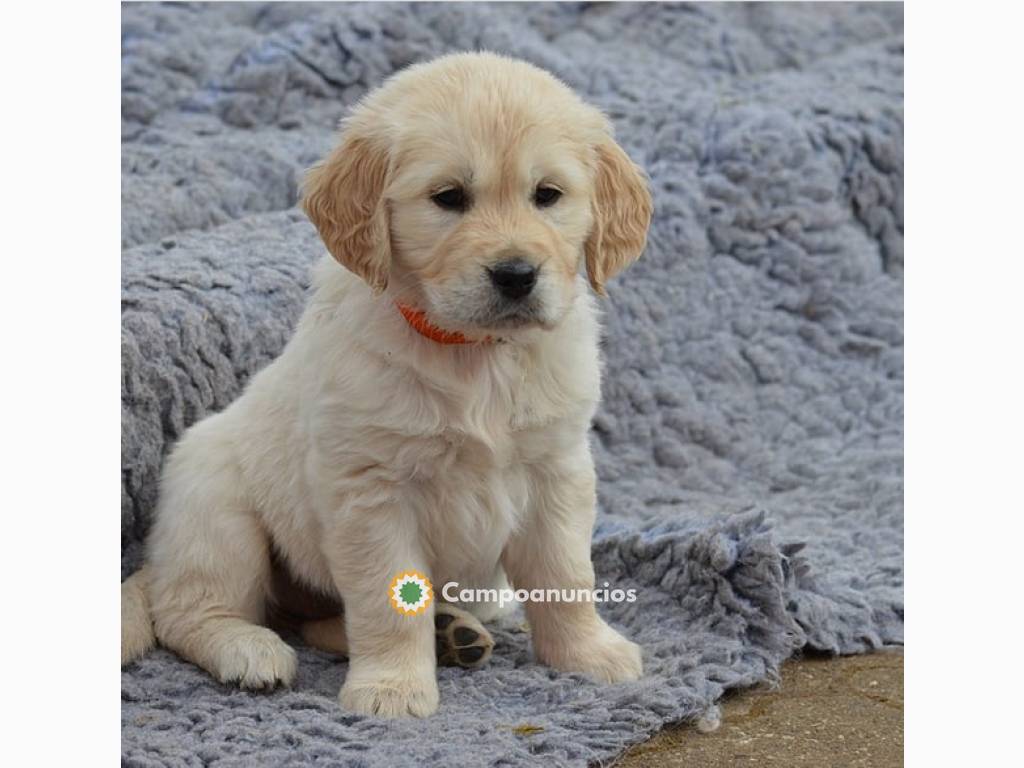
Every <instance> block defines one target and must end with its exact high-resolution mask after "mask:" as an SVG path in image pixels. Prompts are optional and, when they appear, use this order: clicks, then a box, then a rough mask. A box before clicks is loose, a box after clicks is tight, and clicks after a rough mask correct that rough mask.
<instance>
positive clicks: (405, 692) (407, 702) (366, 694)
mask: <svg viewBox="0 0 1024 768" xmlns="http://www.w3.org/2000/svg"><path fill="white" fill-rule="evenodd" d="M339 699H340V701H341V706H342V707H343V708H344V709H346V710H348V711H349V712H355V713H357V714H360V715H376V716H377V717H410V716H412V717H428V716H429V715H432V714H434V713H435V712H436V711H437V704H438V699H439V694H438V690H437V680H435V679H434V678H433V676H431V677H414V678H380V679H359V678H358V677H357V678H355V679H353V678H352V677H351V676H350V679H348V680H346V681H345V684H344V685H343V686H342V687H341V695H340V696H339Z"/></svg>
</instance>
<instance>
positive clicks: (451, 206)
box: [430, 187, 469, 211]
mask: <svg viewBox="0 0 1024 768" xmlns="http://www.w3.org/2000/svg"><path fill="white" fill-rule="evenodd" d="M430 199H431V200H433V201H434V204H435V205H436V206H437V207H438V208H444V209H445V210H446V211H464V210H466V208H468V207H469V198H468V197H467V196H466V192H465V190H464V189H462V187H452V188H451V189H442V190H441V191H440V192H436V193H434V194H433V195H431V196H430Z"/></svg>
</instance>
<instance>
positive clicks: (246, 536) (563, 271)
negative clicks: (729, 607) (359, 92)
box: [122, 54, 651, 716]
mask: <svg viewBox="0 0 1024 768" xmlns="http://www.w3.org/2000/svg"><path fill="white" fill-rule="evenodd" d="M542 182H543V183H548V182H551V183H556V184H557V185H558V186H559V188H560V189H563V197H562V199H560V200H559V201H558V203H557V204H556V205H554V206H552V207H550V208H543V209H540V208H538V207H536V206H535V205H533V203H532V202H531V194H532V190H533V189H534V188H535V186H536V185H537V184H538V183H542ZM446 183H458V184H464V185H466V186H467V188H468V189H471V190H472V196H473V206H472V207H471V208H470V209H469V210H467V211H466V212H464V213H462V214H459V213H452V212H451V211H445V210H442V209H440V208H439V207H438V206H437V205H435V204H434V203H433V202H431V200H430V195H431V194H432V193H433V192H434V191H436V188H437V187H436V185H438V184H446ZM304 204H305V206H306V209H307V211H308V212H309V214H310V217H311V218H312V219H313V221H314V223H315V224H316V225H317V227H318V229H319V230H320V232H321V235H322V236H323V238H324V241H325V243H326V244H327V246H328V249H329V250H330V251H331V253H332V255H333V256H334V260H332V259H330V258H325V259H324V260H323V261H321V262H320V263H319V264H318V265H317V267H316V268H315V270H314V290H313V294H312V297H311V300H310V302H309V305H308V307H307V309H306V311H305V313H304V315H303V317H302V319H301V321H300V323H299V326H298V328H297V330H296V332H295V335H294V336H293V338H292V339H291V341H290V342H289V343H288V345H287V347H286V348H285V350H284V352H283V353H282V354H281V356H280V357H279V358H278V359H277V360H276V361H274V362H273V363H272V364H271V365H269V366H268V367H267V368H266V369H264V370H263V371H262V372H261V373H260V374H258V375H257V376H256V377H254V378H253V380H252V381H251V383H250V384H249V386H248V387H247V389H246V391H245V392H244V394H243V395H242V396H241V397H240V398H239V399H238V400H236V401H235V402H234V403H233V404H232V405H231V406H230V407H228V408H227V409H226V410H224V411H223V412H222V413H219V414H216V415H213V416H210V417H209V418H207V419H205V420H203V421H202V422H200V423H198V424H196V425H195V426H193V427H192V428H191V429H190V430H189V431H188V432H187V433H186V435H185V436H184V437H183V438H182V440H181V441H180V443H179V444H178V446H177V447H176V448H175V449H174V451H173V452H172V454H171V455H170V457H169V458H168V460H167V463H166V466H165V469H164V475H163V484H162V489H161V497H160V501H159V504H158V508H157V517H156V522H155V524H154V527H153V530H152V532H151V534H150V538H149V542H148V545H149V549H148V564H147V567H146V569H145V572H144V577H139V578H138V579H136V580H135V581H133V582H131V583H130V584H129V583H128V582H126V587H123V588H122V621H123V628H122V660H123V661H130V660H131V659H132V658H135V657H137V656H138V655H141V653H142V652H144V651H145V649H146V648H147V647H149V645H151V644H152V639H151V638H150V637H149V636H148V635H147V633H146V627H148V621H147V620H146V618H145V616H146V611H147V610H148V611H149V614H150V615H151V616H152V621H153V627H154V629H155V634H156V637H157V638H158V639H159V641H160V643H161V644H163V645H164V646H166V647H168V648H171V649H173V650H175V651H176V652H178V653H179V654H181V655H182V656H184V657H185V658H188V659H190V660H192V661H194V662H195V663H197V664H199V665H200V666H202V667H204V668H205V669H207V670H209V671H210V672H211V673H212V674H213V675H214V676H216V677H217V678H219V679H221V680H225V681H227V680H237V681H239V682H240V683H241V684H242V685H243V686H246V687H256V688H259V687H265V686H273V685H274V684H277V683H284V684H288V683H290V682H291V680H292V679H293V677H294V674H295V664H296V662H295V654H294V652H293V651H292V649H291V648H290V647H289V646H288V645H287V644H285V643H284V642H283V641H282V640H281V639H280V637H278V635H277V634H276V633H275V632H273V631H272V630H271V629H269V628H267V627H265V626H262V625H263V624H265V623H266V622H267V621H268V614H267V605H268V602H269V603H271V604H273V603H274V601H275V598H276V597H277V596H275V593H274V590H273V588H272V574H273V568H274V562H280V563H283V565H284V567H285V568H286V569H287V571H288V572H289V573H290V575H291V577H292V578H293V579H294V580H295V581H296V582H298V583H299V584H300V585H302V586H303V587H305V588H307V589H308V590H311V591H313V592H316V593H318V594H320V595H323V596H326V597H328V598H331V599H334V600H340V601H341V602H343V604H344V627H345V635H346V636H347V637H346V638H339V639H338V642H337V643H336V645H337V647H344V648H346V649H347V652H348V654H349V656H350V667H349V673H348V678H347V679H346V681H345V684H344V686H343V688H342V691H341V703H342V705H343V706H344V707H345V708H347V709H350V710H353V711H356V712H360V713H367V714H378V715H383V716H403V715H417V716H425V715H429V714H431V713H432V712H434V711H435V709H436V708H437V704H438V689H437V683H436V679H435V655H434V629H433V610H432V609H430V610H428V611H427V612H426V613H425V614H423V615H420V616H416V617H405V616H400V615H398V614H397V613H395V612H394V611H393V610H392V609H391V608H390V606H389V604H388V601H387V599H386V587H387V585H388V583H389V582H390V579H391V578H392V577H393V576H394V574H396V573H397V572H399V571H402V570H408V569H416V570H419V571H421V572H423V573H425V574H428V575H429V577H430V578H431V580H432V581H433V583H434V584H435V585H438V592H439V591H440V585H441V584H444V583H445V582H446V581H458V582H459V583H460V585H462V586H470V587H473V586H479V587H490V586H500V585H501V584H503V583H504V580H505V578H506V574H507V577H508V579H509V580H510V581H511V582H512V584H513V585H514V586H515V587H516V588H525V589H532V588H536V587H541V588H559V589H561V588H565V589H569V588H584V587H586V588H589V587H593V585H594V573H593V567H592V565H591V562H590V539H591V533H592V527H593V521H594V513H595V507H594V505H595V475H594V470H593V463H592V460H591V455H590V448H589V444H588V430H589V426H590V421H591V417H592V415H593V413H594V411H595V408H596V407H597V403H598V398H599V394H600V362H599V356H598V346H597V342H598V321H597V316H596V314H597V313H596V309H595V304H594V299H593V298H592V296H591V294H590V293H589V292H588V290H587V282H586V280H584V279H583V278H582V277H580V276H578V274H577V273H578V271H579V270H580V267H581V266H583V265H584V264H585V266H586V268H587V271H588V274H589V276H590V278H591V284H592V285H593V287H594V288H595V289H596V290H598V291H601V290H603V285H604V281H605V280H606V279H607V278H608V277H610V276H611V275H612V274H613V273H614V272H615V271H617V270H618V269H621V268H623V267H624V266H626V264H628V263H629V262H630V261H632V260H633V259H635V258H636V257H637V256H638V255H639V253H640V251H641V250H642V249H643V245H644V238H645V236H646V229H647V225H648V223H649V220H650V212H651V207H650V196H649V194H648V192H647V189H646V185H645V183H644V181H643V178H642V176H641V174H640V173H639V171H638V170H637V169H636V167H635V166H633V165H632V163H631V162H630V161H629V160H628V158H626V157H625V154H624V153H623V152H622V151H621V150H620V149H619V148H618V147H617V146H615V145H614V142H613V141H612V139H611V136H610V133H609V128H608V124H607V121H606V120H605V119H604V118H603V117H602V116H601V115H600V113H598V112H597V111H596V110H594V109H592V108H591V107H589V106H587V105H585V104H584V103H583V102H581V101H580V100H579V99H578V98H577V97H576V96H575V95H574V94H572V92H571V91H570V90H569V89H568V88H566V87H565V86H564V85H562V84H561V83H559V82H558V81H557V80H555V79H554V78H552V77H551V76H550V75H547V74H546V73H544V72H542V71H541V70H538V69H536V68H534V67H532V66H530V65H528V64H525V63H523V62H517V61H513V60H510V59H504V58H501V57H498V56H493V55H489V54H460V55H456V56H450V57H445V58H443V59H440V60H437V61H435V62H431V63H429V64H426V65H421V66H418V67H414V68H412V69H410V70H407V71H406V72H404V73H401V74H399V75H398V76H396V78H394V79H393V80H392V81H390V82H389V83H387V84H386V85H385V86H384V87H383V88H382V89H380V90H379V91H378V92H376V93H375V94H372V95H371V96H370V97H369V98H368V99H367V100H366V101H365V102H364V103H362V104H361V105H360V106H359V107H358V108H357V109H356V110H355V112H354V114H353V116H352V117H351V118H350V119H349V120H348V121H347V123H346V125H345V129H344V133H343V135H342V139H341V142H340V145H339V150H337V151H335V152H334V153H332V155H331V156H329V157H328V158H327V159H326V160H325V162H324V163H323V164H321V165H320V166H318V167H317V168H315V169H313V170H312V171H311V173H310V177H309V179H308V180H307V184H306V188H305V200H304ZM602 248H603V249H604V251H603V250H602ZM605 251H607V253H608V256H607V258H603V257H602V253H603V252H605ZM510 255H515V256H522V257H523V258H527V259H530V260H532V262H533V263H535V264H537V265H539V266H540V270H541V271H540V278H539V280H538V284H537V287H536V289H535V292H534V295H533V296H531V301H532V302H533V303H532V304H531V305H530V306H531V309H530V314H529V316H524V317H525V319H523V318H520V319H518V320H516V321H515V322H512V321H509V320H507V319H503V316H501V313H500V311H498V310H497V309H495V307H496V306H497V305H496V304H495V301H494V298H493V296H492V295H491V292H492V290H493V288H492V287H491V286H490V285H489V283H488V282H487V280H486V279H485V278H484V276H485V274H486V273H485V267H486V266H487V264H489V263H491V262H493V261H495V260H497V259H500V258H507V257H509V256H510ZM335 260H337V261H338V262H341V263H342V264H343V265H345V266H346V267H347V268H348V269H347V270H346V269H342V268H341V267H340V266H339V265H338V263H336V261H335ZM360 278H362V279H360ZM396 300H401V301H403V302H407V303H413V304H415V305H417V306H418V307H420V308H423V309H424V310H425V311H427V313H428V316H429V317H430V318H431V320H432V321H434V322H436V323H437V324H439V325H441V326H443V327H445V328H446V329H451V330H459V331H462V332H463V333H465V334H466V335H468V336H470V337H473V338H482V337H483V336H485V335H490V336H492V337H498V338H499V339H500V341H499V342H498V343H492V344H470V345H463V346H458V345H451V346H448V345H440V344H437V343H435V342H433V341H431V340H429V339H426V338H424V337H423V336H420V335H419V334H417V333H416V332H415V331H414V330H413V329H412V328H411V327H410V326H409V325H408V324H407V323H406V322H405V320H404V319H403V318H402V317H401V315H400V314H399V313H398V312H397V311H396V308H395V301H396ZM272 554H273V555H274V557H272ZM133 578H134V577H133ZM147 598H148V609H147V605H146V602H147ZM126 606H127V608H126ZM527 614H528V619H529V622H530V626H531V628H532V633H533V643H534V649H535V652H536V654H537V656H538V658H539V659H540V660H541V661H543V662H544V663H547V664H550V665H551V666H553V667H555V668H558V669H562V670H571V671H579V672H583V673H586V674H588V675H590V676H592V677H593V678H595V679H598V680H601V681H607V682H615V681H620V680H630V679H634V678H636V677H638V676H639V675H640V674H641V659H640V650H639V648H638V647H637V646H636V645H635V644H633V643H631V642H629V641H628V640H626V639H625V638H623V637H622V636H621V635H619V634H618V633H617V632H615V631H614V630H612V629H611V628H610V627H608V626H607V625H606V624H605V623H604V622H603V621H602V620H601V619H600V618H599V617H598V615H597V613H596V612H595V610H594V605H593V604H592V603H579V604H565V603H562V604H547V605H545V604H529V605H528V607H527ZM319 618H320V619H321V621H320V622H318V623H316V624H310V625H309V626H307V628H306V632H307V634H309V635H310V636H313V635H316V636H317V637H319V638H320V640H321V642H322V643H323V644H327V645H330V638H326V637H322V635H323V634H324V633H325V632H329V631H330V627H332V626H337V625H338V622H337V620H336V619H335V620H331V619H327V620H324V619H323V617H319Z"/></svg>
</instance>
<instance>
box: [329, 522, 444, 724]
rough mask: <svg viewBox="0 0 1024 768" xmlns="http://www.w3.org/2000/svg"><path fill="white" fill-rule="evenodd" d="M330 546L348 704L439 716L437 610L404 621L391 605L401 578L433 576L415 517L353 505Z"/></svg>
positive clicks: (370, 710)
mask: <svg viewBox="0 0 1024 768" xmlns="http://www.w3.org/2000/svg"><path fill="white" fill-rule="evenodd" d="M347 506H348V507H349V508H348V509H347V510H346V511H345V512H342V513H340V514H339V515H337V516H336V517H335V522H334V525H333V527H332V529H331V530H330V532H329V535H328V539H327V543H326V546H325V554H326V555H327V557H328V561H329V563H330V567H331V573H332V575H333V577H334V581H335V585H336V587H337V589H338V593H339V594H340V595H341V598H342V601H343V602H344V604H345V614H344V618H345V634H346V636H347V645H348V656H349V668H348V676H347V677H346V679H345V684H344V685H343V686H342V688H341V695H340V699H341V705H342V706H343V707H344V708H345V709H347V710H349V711H351V712H358V713H361V714H366V715H379V716H382V717H407V716H409V715H413V716H416V717H426V716H427V715H430V714H433V712H434V711H436V710H437V703H438V690H437V663H436V660H435V655H434V603H433V601H431V603H430V605H428V606H427V608H426V610H424V611H423V612H422V613H420V614H416V615H403V614H401V613H399V612H398V611H396V610H395V609H394V608H393V607H392V606H391V602H390V600H389V595H388V588H389V586H390V584H391V581H392V579H393V578H394V577H395V576H396V575H397V574H399V573H402V572H405V571H411V570H415V571H418V572H419V573H421V574H424V575H427V573H428V571H427V567H426V557H425V555H424V552H423V549H422V547H421V545H420V543H419V531H418V525H417V521H416V517H415V515H414V514H413V513H412V511H410V510H404V509H402V508H401V507H400V506H397V505H395V506H392V505H387V506H372V507H367V506H362V505H358V504H351V505H347Z"/></svg>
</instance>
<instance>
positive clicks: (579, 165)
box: [385, 62, 605, 184]
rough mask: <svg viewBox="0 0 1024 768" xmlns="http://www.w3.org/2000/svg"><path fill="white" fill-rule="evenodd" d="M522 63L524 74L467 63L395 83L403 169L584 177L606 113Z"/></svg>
mask: <svg viewBox="0 0 1024 768" xmlns="http://www.w3.org/2000/svg"><path fill="white" fill-rule="evenodd" d="M516 64H518V65H521V66H522V67H523V68H525V72H520V73H519V74H520V75H524V76H521V77H510V76H509V73H508V72H506V71H505V68H504V67H503V66H501V67H498V68H497V70H496V71H495V69H494V68H493V67H487V66H485V67H482V68H476V67H472V66H467V67H465V68H464V69H463V70H461V72H460V76H458V77H455V76H439V75H438V74H437V73H435V72H431V71H430V70H424V71H423V72H422V73H421V74H420V76H419V77H416V78H413V79H410V80H408V81H405V82H400V83H396V84H395V85H397V86H399V87H398V88H396V91H398V92H399V93H398V94H397V95H393V94H388V95H389V96H392V98H391V99H388V101H389V102H390V104H389V105H388V106H389V107H390V108H389V109H388V110H387V112H388V114H387V115H386V117H385V120H386V122H387V124H388V126H389V129H388V133H389V135H390V138H391V152H392V158H393V160H394V161H395V165H396V167H397V169H398V170H399V173H400V174H402V170H403V169H404V170H406V171H410V172H413V173H415V175H416V176H417V177H418V178H419V179H421V180H424V179H426V178H427V177H443V176H452V177H455V178H458V179H463V180H468V179H469V178H470V177H472V178H473V179H474V180H476V181H478V182H481V181H486V180H487V179H498V178H501V179H505V180H509V179H510V178H512V177H517V178H520V179H529V180H532V181H538V180H539V177H542V176H549V175H555V176H559V177H561V180H562V182H563V183H565V184H582V183H584V182H585V180H586V177H587V175H588V174H587V166H589V165H590V162H589V158H590V154H589V152H590V149H589V148H590V147H591V146H592V145H593V144H595V143H596V142H597V141H598V140H599V137H600V136H601V135H602V133H603V131H604V128H605V122H604V117H603V116H602V115H601V114H600V113H599V112H598V111H597V110H595V109H593V108H592V107H590V106H588V105H586V104H585V103H583V102H582V101H581V100H580V99H579V98H578V97H576V96H575V94H573V93H572V91H570V90H569V89H568V88H567V87H566V86H564V85H563V84H561V83H560V82H558V81H557V80H555V79H554V78H552V77H551V76H550V75H547V74H546V73H543V72H540V70H536V69H535V68H533V67H530V66H529V65H525V64H522V63H521V62H516ZM413 169H415V170H413ZM402 175H405V174H402ZM438 180H440V178H438Z"/></svg>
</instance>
